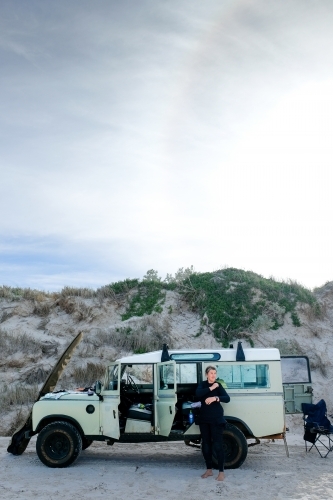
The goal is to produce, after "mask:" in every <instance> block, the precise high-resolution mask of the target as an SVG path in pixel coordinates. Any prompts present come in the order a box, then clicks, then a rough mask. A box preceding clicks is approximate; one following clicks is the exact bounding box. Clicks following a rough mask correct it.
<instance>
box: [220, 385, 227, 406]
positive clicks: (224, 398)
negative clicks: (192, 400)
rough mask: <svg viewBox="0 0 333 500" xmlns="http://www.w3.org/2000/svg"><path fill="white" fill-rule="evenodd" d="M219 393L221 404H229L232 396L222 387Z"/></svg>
mask: <svg viewBox="0 0 333 500" xmlns="http://www.w3.org/2000/svg"><path fill="white" fill-rule="evenodd" d="M218 391H219V399H220V402H221V403H229V401H230V396H229V394H227V392H226V390H225V389H224V388H223V387H222V385H220V386H219V388H218Z"/></svg>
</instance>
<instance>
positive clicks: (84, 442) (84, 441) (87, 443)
mask: <svg viewBox="0 0 333 500" xmlns="http://www.w3.org/2000/svg"><path fill="white" fill-rule="evenodd" d="M92 442H93V440H92V439H86V438H85V437H83V438H82V451H83V450H86V449H87V448H89V446H90V445H91V443H92Z"/></svg>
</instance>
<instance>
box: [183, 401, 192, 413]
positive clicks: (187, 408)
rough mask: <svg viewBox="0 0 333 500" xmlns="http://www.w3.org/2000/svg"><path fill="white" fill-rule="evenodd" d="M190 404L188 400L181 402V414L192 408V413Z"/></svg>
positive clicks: (188, 411)
mask: <svg viewBox="0 0 333 500" xmlns="http://www.w3.org/2000/svg"><path fill="white" fill-rule="evenodd" d="M191 404H192V403H191V402H190V401H186V403H183V404H182V414H183V415H188V414H189V413H190V410H192V413H194V412H193V408H192V406H191Z"/></svg>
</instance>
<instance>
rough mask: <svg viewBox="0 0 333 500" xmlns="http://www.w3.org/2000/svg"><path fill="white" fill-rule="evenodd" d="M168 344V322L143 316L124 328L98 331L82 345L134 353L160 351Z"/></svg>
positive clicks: (154, 316) (155, 317)
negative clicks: (119, 349) (164, 344)
mask: <svg viewBox="0 0 333 500" xmlns="http://www.w3.org/2000/svg"><path fill="white" fill-rule="evenodd" d="M165 342H166V343H170V320H169V318H163V319H160V317H159V316H158V315H151V316H145V317H143V318H142V320H141V321H139V322H138V321H135V322H127V325H126V326H123V327H113V328H109V329H104V330H99V331H97V332H96V334H95V335H94V337H85V338H84V339H83V343H85V344H92V345H93V346H94V347H95V348H99V347H102V346H111V347H114V348H121V349H123V350H126V351H132V352H134V353H143V352H149V351H155V350H159V349H162V344H163V343H165Z"/></svg>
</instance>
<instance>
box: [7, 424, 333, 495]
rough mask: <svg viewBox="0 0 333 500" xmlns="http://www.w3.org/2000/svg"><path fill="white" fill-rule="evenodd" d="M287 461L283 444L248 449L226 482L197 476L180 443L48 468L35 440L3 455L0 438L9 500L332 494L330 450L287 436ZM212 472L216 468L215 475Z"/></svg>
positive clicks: (114, 450) (99, 447)
mask: <svg viewBox="0 0 333 500" xmlns="http://www.w3.org/2000/svg"><path fill="white" fill-rule="evenodd" d="M288 441H289V445H288V446H289V454H290V457H289V458H287V456H286V453H285V447H284V445H283V442H282V441H277V442H274V443H273V442H269V441H266V442H262V443H261V444H260V445H258V446H254V447H252V448H249V453H248V456H247V459H246V461H245V462H244V464H243V465H242V467H241V468H239V469H235V470H227V471H226V479H225V481H224V482H223V483H218V482H217V481H215V479H214V478H207V479H201V477H200V474H201V473H202V472H203V470H204V462H203V458H202V455H201V451H200V449H197V448H191V447H188V446H185V445H184V444H183V443H156V444H115V445H114V446H107V445H106V444H105V443H97V442H96V443H93V444H92V445H91V447H90V448H88V449H87V450H85V451H83V452H82V453H81V455H80V457H79V458H78V460H77V461H76V462H75V463H74V464H73V465H72V466H71V467H68V468H66V469H50V468H48V467H46V466H45V465H43V464H42V463H41V462H40V461H39V459H38V457H37V454H36V450H35V438H33V439H32V440H31V441H30V444H29V446H28V448H27V450H26V451H25V453H24V454H23V455H21V456H19V457H14V456H13V455H11V454H9V453H7V452H6V448H7V445H8V438H5V437H1V438H0V460H1V465H0V498H5V499H6V500H11V499H15V500H16V499H25V500H32V499H35V498H38V499H39V500H44V499H45V500H55V499H62V500H67V499H70V500H76V499H81V500H82V499H98V498H118V499H127V500H145V499H155V498H156V499H157V498H158V499H170V500H171V499H172V500H173V499H179V498H181V499H184V500H185V498H189V499H191V500H196V499H197V500H204V499H210V498H225V499H252V498H253V499H259V500H260V499H265V500H271V499H272V500H273V499H283V500H287V499H311V500H317V499H321V500H323V499H327V498H333V452H332V453H331V454H330V455H328V457H327V458H320V456H319V454H318V453H317V451H316V450H312V451H311V452H310V453H309V454H306V453H305V447H304V442H303V439H302V434H300V433H298V434H291V435H290V436H288ZM216 475H217V471H214V476H215V477H216Z"/></svg>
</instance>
